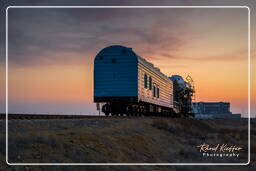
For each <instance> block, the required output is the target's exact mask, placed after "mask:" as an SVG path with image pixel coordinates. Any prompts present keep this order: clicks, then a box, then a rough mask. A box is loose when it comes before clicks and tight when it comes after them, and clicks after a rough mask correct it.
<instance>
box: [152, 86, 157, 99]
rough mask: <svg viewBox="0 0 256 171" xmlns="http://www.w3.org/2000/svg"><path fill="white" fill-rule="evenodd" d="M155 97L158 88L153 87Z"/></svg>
mask: <svg viewBox="0 0 256 171" xmlns="http://www.w3.org/2000/svg"><path fill="white" fill-rule="evenodd" d="M153 96H154V97H156V87H155V86H153Z"/></svg>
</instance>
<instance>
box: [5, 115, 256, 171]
mask: <svg viewBox="0 0 256 171" xmlns="http://www.w3.org/2000/svg"><path fill="white" fill-rule="evenodd" d="M0 122H1V132H0V158H1V162H2V163H1V165H0V170H5V169H9V170H12V169H14V170H17V168H20V169H21V170H24V169H25V170H47V169H49V167H53V166H22V167H21V166H15V167H13V166H11V167H10V166H9V167H7V166H6V165H5V164H3V162H4V160H5V132H4V129H5V128H4V121H3V120H2V121H0ZM2 123H3V124H2ZM253 125H255V121H252V128H253V129H252V131H251V138H252V141H253V139H254V140H255V137H256V131H255V128H254V127H253ZM8 136H9V138H8V142H9V143H8V147H9V148H8V149H9V157H8V161H9V162H10V163H213V162H218V163H225V162H228V163H246V162H247V161H248V123H247V120H220V119H218V120H196V119H188V118H187V119H185V118H145V117H142V118H112V119H109V118H108V119H99V118H91V119H90V118H86V119H51V120H47V119H41V120H38V119H34V120H33V119H32V120H10V121H9V134H8ZM204 143H205V144H209V145H210V146H216V145H217V144H220V145H222V144H227V146H234V145H235V146H237V147H241V148H242V150H240V151H239V152H238V153H239V156H238V157H234V156H233V157H227V156H224V157H223V156H222V157H220V156H206V154H205V156H203V153H202V152H200V151H199V148H198V147H197V146H199V145H201V144H204ZM255 145H256V144H255V143H252V144H251V150H252V151H251V153H255V149H256V146H255ZM209 153H210V151H209ZM215 153H216V152H215ZM225 153H226V152H225ZM216 154H217V153H216ZM218 154H219V155H220V153H218ZM223 154H224V153H223ZM236 154H237V153H236ZM251 161H252V164H251V165H250V166H249V167H248V166H247V167H246V168H245V167H239V168H238V169H240V170H248V169H252V170H253V164H255V161H256V160H255V156H253V155H252V156H251ZM68 167H69V169H68V170H70V169H71V170H72V169H74V170H76V169H79V168H80V167H81V166H68ZM194 167H196V169H197V170H201V169H202V170H204V169H205V168H206V166H194ZM64 168H65V166H55V168H54V170H56V169H57V170H63V169H64ZM87 168H91V169H94V170H95V166H87ZM97 168H98V169H99V170H112V169H117V170H133V169H140V170H151V169H154V170H168V169H170V168H172V169H174V170H179V169H181V168H183V169H185V170H190V169H191V167H189V166H180V167H174V166H108V167H105V166H98V167H97ZM221 168H222V169H224V170H230V166H221ZM233 168H234V169H235V166H234V167H233ZM183 169H182V170H183ZM207 169H208V170H216V168H213V167H207ZM191 170H193V169H191Z"/></svg>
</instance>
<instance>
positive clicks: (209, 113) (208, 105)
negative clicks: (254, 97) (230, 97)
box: [192, 102, 241, 119]
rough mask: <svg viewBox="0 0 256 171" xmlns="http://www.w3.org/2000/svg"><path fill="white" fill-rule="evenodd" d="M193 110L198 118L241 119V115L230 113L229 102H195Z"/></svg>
mask: <svg viewBox="0 0 256 171" xmlns="http://www.w3.org/2000/svg"><path fill="white" fill-rule="evenodd" d="M192 108H193V111H194V113H195V116H196V117H197V118H229V119H239V118H241V114H232V112H230V103H228V102H195V103H192Z"/></svg>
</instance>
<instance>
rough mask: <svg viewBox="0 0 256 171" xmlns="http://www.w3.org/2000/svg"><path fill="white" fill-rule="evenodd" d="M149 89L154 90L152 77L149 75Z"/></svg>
mask: <svg viewBox="0 0 256 171" xmlns="http://www.w3.org/2000/svg"><path fill="white" fill-rule="evenodd" d="M149 90H152V78H151V77H149Z"/></svg>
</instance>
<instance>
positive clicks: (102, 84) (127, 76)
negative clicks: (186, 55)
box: [94, 45, 177, 115]
mask: <svg viewBox="0 0 256 171" xmlns="http://www.w3.org/2000/svg"><path fill="white" fill-rule="evenodd" d="M173 92H174V91H173V81H172V80H171V79H170V78H168V77H167V76H166V75H164V74H163V73H162V72H161V71H160V69H158V68H156V67H154V65H153V64H152V63H150V62H148V61H146V60H145V59H143V58H142V57H140V56H138V55H137V54H136V53H135V52H134V51H133V50H132V48H127V47H124V46H119V45H114V46H109V47H106V48H104V49H102V50H101V51H100V52H99V53H98V54H97V55H96V57H95V60H94V102H96V103H104V105H103V106H102V111H103V112H104V113H105V115H109V114H111V115H124V114H125V115H174V114H175V112H174V111H175V110H174V105H173V104H174V101H173V99H174V97H173ZM176 113H177V112H176Z"/></svg>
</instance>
